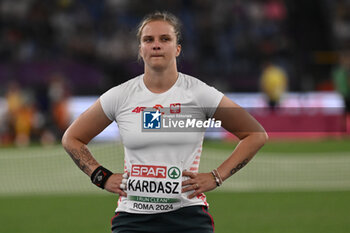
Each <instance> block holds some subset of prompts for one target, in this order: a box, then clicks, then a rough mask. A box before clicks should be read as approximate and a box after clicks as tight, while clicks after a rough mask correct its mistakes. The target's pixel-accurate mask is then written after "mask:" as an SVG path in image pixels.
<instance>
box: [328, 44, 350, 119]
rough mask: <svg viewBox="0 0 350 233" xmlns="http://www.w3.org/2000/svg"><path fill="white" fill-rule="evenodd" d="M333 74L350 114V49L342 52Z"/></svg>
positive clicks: (335, 85) (336, 86) (336, 87)
mask: <svg viewBox="0 0 350 233" xmlns="http://www.w3.org/2000/svg"><path fill="white" fill-rule="evenodd" d="M332 76H333V83H334V87H335V89H336V90H337V91H338V93H339V94H340V95H341V96H342V97H343V99H344V104H345V109H346V112H347V113H348V114H350V50H347V51H344V52H341V54H340V59H339V64H338V66H337V67H336V68H335V69H334V71H333V75H332Z"/></svg>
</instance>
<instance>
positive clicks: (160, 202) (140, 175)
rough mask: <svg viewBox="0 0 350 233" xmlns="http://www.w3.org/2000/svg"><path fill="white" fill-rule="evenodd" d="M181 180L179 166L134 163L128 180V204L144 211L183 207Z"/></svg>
mask: <svg viewBox="0 0 350 233" xmlns="http://www.w3.org/2000/svg"><path fill="white" fill-rule="evenodd" d="M181 182H182V171H181V170H180V168H179V167H178V166H175V165H136V164H133V165H132V166H131V171H130V177H129V179H128V181H127V194H128V197H127V199H128V204H127V205H128V207H129V208H130V209H132V210H135V211H137V212H142V213H160V212H168V211H172V210H176V209H178V208H180V207H181V199H180V196H181Z"/></svg>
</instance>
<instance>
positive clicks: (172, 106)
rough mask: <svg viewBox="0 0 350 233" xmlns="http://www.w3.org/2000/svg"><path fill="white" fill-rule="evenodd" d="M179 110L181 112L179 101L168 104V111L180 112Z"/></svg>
mask: <svg viewBox="0 0 350 233" xmlns="http://www.w3.org/2000/svg"><path fill="white" fill-rule="evenodd" d="M180 112H181V104H180V103H174V104H170V113H180Z"/></svg>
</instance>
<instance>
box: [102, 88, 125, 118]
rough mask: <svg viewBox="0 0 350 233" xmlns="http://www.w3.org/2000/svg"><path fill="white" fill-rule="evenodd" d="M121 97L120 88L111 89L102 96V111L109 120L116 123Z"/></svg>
mask: <svg viewBox="0 0 350 233" xmlns="http://www.w3.org/2000/svg"><path fill="white" fill-rule="evenodd" d="M119 95H120V88H119V86H116V87H113V88H111V89H109V90H108V91H107V92H105V93H104V94H102V95H101V96H100V102H101V106H102V109H103V111H104V113H105V114H106V116H107V117H108V119H110V120H111V121H116V116H117V115H118V112H117V111H118V109H119V108H118V99H119V98H118V96H119Z"/></svg>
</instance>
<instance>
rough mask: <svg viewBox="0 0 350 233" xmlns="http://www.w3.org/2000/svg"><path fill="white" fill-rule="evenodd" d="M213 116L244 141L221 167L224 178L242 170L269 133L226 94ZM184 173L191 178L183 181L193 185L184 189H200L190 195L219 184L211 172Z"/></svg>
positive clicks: (220, 172) (219, 171)
mask: <svg viewBox="0 0 350 233" xmlns="http://www.w3.org/2000/svg"><path fill="white" fill-rule="evenodd" d="M213 117H214V118H215V119H216V120H221V122H222V127H223V128H225V129H226V130H227V131H229V132H231V133H232V134H234V135H235V136H237V137H238V138H239V140H240V141H239V143H238V145H237V146H236V148H235V150H234V151H233V152H232V154H231V155H230V156H229V157H228V158H227V159H226V160H225V161H224V162H223V163H222V164H221V165H220V166H219V167H218V168H217V171H218V173H219V175H220V177H221V178H222V180H223V181H224V180H226V179H227V178H229V177H230V176H231V175H233V174H235V173H236V172H238V171H239V170H240V169H241V168H243V167H244V166H245V165H246V164H247V163H248V162H249V161H250V160H251V159H252V158H253V156H254V155H255V154H256V153H257V152H258V150H259V149H260V148H261V147H262V146H263V145H264V144H265V142H266V141H267V139H268V136H267V134H266V132H265V130H264V128H263V127H262V126H261V125H260V124H259V123H258V122H257V121H256V120H255V119H254V118H253V117H252V116H251V115H250V114H249V113H248V112H247V111H246V110H244V109H243V108H241V107H240V106H238V105H237V104H235V103H234V102H233V101H231V100H230V99H229V98H227V97H226V96H224V97H223V98H222V100H221V102H220V104H219V106H218V108H217V110H216V112H215V114H214V116H213ZM183 175H184V176H189V177H190V178H191V179H189V180H187V181H184V182H183V186H186V185H189V186H187V187H186V188H184V189H183V191H184V192H186V191H190V190H196V191H195V192H194V193H193V194H191V195H190V196H189V198H193V197H195V196H196V195H198V194H200V193H202V192H205V191H210V190H212V189H214V188H215V187H216V182H215V180H214V179H213V176H212V174H211V173H199V174H194V173H191V172H184V174H183ZM208 180H209V182H208ZM197 184H198V185H197Z"/></svg>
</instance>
